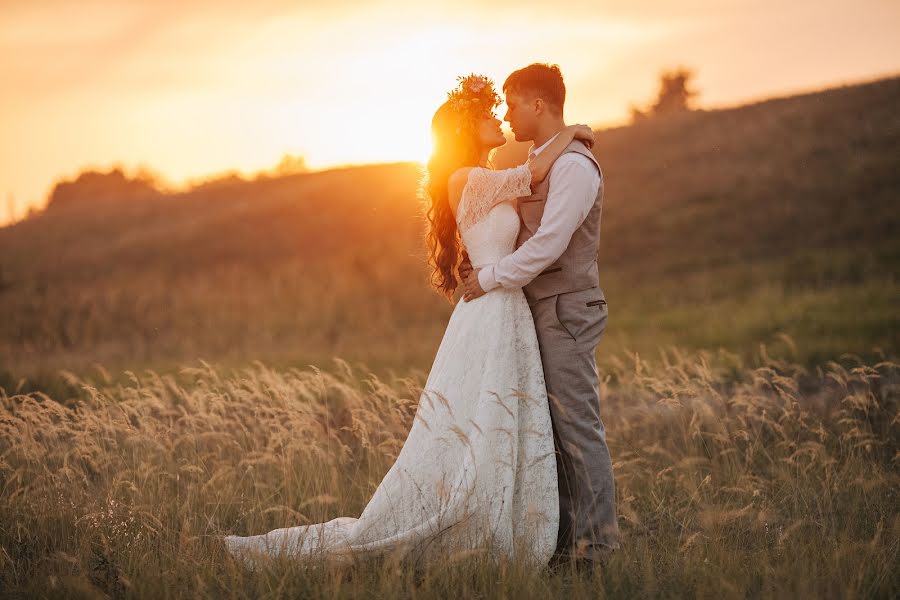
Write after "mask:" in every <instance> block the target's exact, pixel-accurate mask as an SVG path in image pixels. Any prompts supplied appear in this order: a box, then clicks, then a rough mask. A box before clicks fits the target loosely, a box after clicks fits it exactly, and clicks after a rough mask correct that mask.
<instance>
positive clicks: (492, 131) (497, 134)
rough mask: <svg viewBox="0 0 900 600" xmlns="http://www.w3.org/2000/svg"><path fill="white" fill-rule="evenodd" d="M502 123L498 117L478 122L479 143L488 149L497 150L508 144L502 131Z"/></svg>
mask: <svg viewBox="0 0 900 600" xmlns="http://www.w3.org/2000/svg"><path fill="white" fill-rule="evenodd" d="M501 122H502V121H500V119H498V118H497V117H490V118H487V119H481V120H480V121H479V122H478V142H479V143H480V144H481V145H482V146H484V147H486V148H496V147H498V146H502V145H503V144H505V143H506V137H505V136H504V135H503V131H501V130H500V124H501Z"/></svg>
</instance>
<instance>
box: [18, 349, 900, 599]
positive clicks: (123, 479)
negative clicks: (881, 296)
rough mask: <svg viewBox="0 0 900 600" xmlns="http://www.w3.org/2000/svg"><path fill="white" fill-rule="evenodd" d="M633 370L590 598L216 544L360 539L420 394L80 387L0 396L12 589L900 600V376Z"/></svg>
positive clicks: (460, 565)
mask: <svg viewBox="0 0 900 600" xmlns="http://www.w3.org/2000/svg"><path fill="white" fill-rule="evenodd" d="M760 364H761V366H757V367H750V366H747V365H746V364H744V363H743V362H742V359H740V358H738V357H736V356H730V355H714V354H711V353H707V352H699V353H691V354H686V353H683V352H680V351H677V350H674V349H670V350H668V351H666V352H665V353H663V354H662V355H661V356H660V358H659V359H657V360H653V361H647V360H644V359H642V358H641V357H639V356H637V355H624V354H623V355H619V356H617V357H615V358H613V359H611V360H610V367H609V369H607V370H606V372H605V378H604V385H603V393H602V414H603V418H604V422H605V424H606V427H607V431H608V442H609V445H610V451H611V453H612V456H613V461H614V471H615V476H616V482H617V494H618V510H619V521H620V527H621V530H622V535H623V538H622V549H621V550H620V551H619V552H618V553H616V554H614V555H613V557H612V559H611V560H610V562H609V564H608V565H606V566H605V567H603V568H601V569H599V571H598V572H596V573H595V574H594V575H595V576H594V577H591V576H590V575H589V574H577V573H572V572H563V573H561V574H550V573H548V572H534V571H528V570H526V569H524V568H523V567H522V566H521V565H517V564H503V565H501V566H499V567H496V566H494V567H492V566H490V565H489V564H487V563H485V562H483V561H480V560H479V559H478V557H477V556H469V557H466V556H462V557H460V556H455V557H452V558H448V559H447V560H445V561H439V562H438V563H434V564H430V565H426V566H425V568H424V569H418V570H417V569H413V568H410V567H409V566H408V565H406V564H405V563H403V562H397V561H392V560H390V559H389V558H388V559H384V558H382V559H378V560H373V561H366V560H362V561H360V562H359V563H358V564H356V565H354V566H350V567H340V568H338V567H329V568H317V567H316V566H315V565H313V566H310V565H305V566H303V565H299V564H292V563H290V562H289V561H283V560H282V561H273V562H272V563H271V564H270V565H269V566H268V567H266V568H265V569H264V570H263V571H262V572H259V573H252V572H248V571H246V570H244V569H243V568H242V567H241V565H240V564H239V563H237V562H235V561H232V560H230V558H229V557H228V555H227V553H226V552H225V550H224V548H223V547H222V546H221V544H219V543H218V542H217V538H218V537H219V536H222V535H225V534H230V533H236V534H240V535H248V534H255V533H262V532H265V531H269V530H271V529H275V528H278V527H286V526H291V525H297V524H307V523H315V522H323V521H326V520H329V519H331V518H333V517H336V516H358V515H359V513H360V512H361V511H362V509H363V507H364V506H365V504H366V502H367V501H368V499H369V498H370V496H371V494H372V492H373V491H374V489H375V487H376V486H377V484H378V482H379V481H380V480H381V478H382V477H383V476H384V474H385V473H386V472H387V470H388V468H389V467H390V465H391V464H392V462H393V460H394V457H396V455H397V453H398V452H399V449H400V448H401V447H402V444H403V442H404V440H405V438H406V434H407V432H408V430H409V427H410V425H411V421H412V418H413V415H414V413H415V408H416V403H417V401H418V397H419V393H420V391H421V386H422V385H423V383H424V374H423V373H421V372H419V373H413V374H412V375H410V376H408V377H391V378H379V377H377V376H375V375H373V374H372V373H368V372H365V371H360V370H354V369H353V368H351V367H350V366H348V365H347V363H345V362H343V361H337V362H336V363H335V366H334V368H333V369H330V370H328V371H323V370H320V369H317V368H307V369H296V368H292V369H286V370H276V369H273V368H270V367H267V366H266V365H265V364H262V363H260V362H256V363H254V364H253V365H252V366H249V367H245V368H242V369H225V368H223V367H221V366H215V365H212V364H209V363H206V362H203V361H201V362H200V363H199V364H198V365H195V366H186V367H184V368H183V369H182V370H181V372H180V373H179V374H177V375H160V374H159V373H156V372H154V371H151V370H146V371H144V372H143V373H140V374H139V373H132V372H128V373H127V377H128V381H127V382H125V383H116V382H114V380H113V377H111V376H110V374H109V373H106V372H105V371H104V370H103V369H102V368H98V370H97V374H96V375H94V376H90V377H87V376H76V375H74V374H71V373H69V374H66V377H67V378H68V379H69V383H70V385H71V386H72V389H75V390H77V394H76V395H75V396H74V397H71V398H57V399H54V398H50V397H48V396H47V395H46V394H44V393H42V392H32V393H27V394H17V393H16V392H15V391H14V390H12V389H9V390H3V391H0V486H2V487H0V489H2V495H0V589H5V590H7V591H9V592H12V593H18V594H22V595H36V594H39V593H40V594H45V595H48V596H58V597H73V596H81V597H101V596H102V594H107V595H110V596H113V597H135V596H136V597H160V598H162V597H166V598H168V597H197V596H213V597H221V598H226V597H228V598H246V597H280V596H303V597H321V598H326V597H327V598H356V597H416V598H432V597H448V596H453V597H460V598H484V597H492V598H493V597H515V598H518V597H534V598H545V597H548V596H552V595H559V594H566V595H567V596H569V597H573V598H588V597H591V598H593V597H605V596H614V597H634V596H648V595H649V596H662V597H680V596H694V597H709V598H722V597H725V598H737V597H745V596H747V595H752V596H762V597H890V596H894V597H896V595H897V594H898V593H900V573H898V569H897V565H898V559H900V549H898V539H900V512H898V506H900V497H898V496H900V493H898V490H900V474H898V473H900V469H898V467H900V366H898V365H897V364H894V363H892V362H888V361H882V362H875V363H872V364H865V363H862V362H861V361H859V360H857V359H855V358H854V357H852V356H847V357H844V358H843V359H842V360H841V361H840V362H830V363H828V364H826V365H825V366H823V367H821V368H816V369H812V370H810V369H808V368H806V367H803V366H800V365H798V364H793V363H791V362H788V361H784V360H781V359H777V358H773V357H768V356H765V355H763V357H762V360H761V361H760Z"/></svg>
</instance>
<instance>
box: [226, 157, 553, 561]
mask: <svg viewBox="0 0 900 600" xmlns="http://www.w3.org/2000/svg"><path fill="white" fill-rule="evenodd" d="M530 182H531V175H530V172H529V169H528V167H527V165H522V166H520V167H516V168H513V169H505V170H497V171H495V170H490V169H484V168H475V169H472V170H471V171H470V172H469V177H468V181H467V183H466V185H465V187H464V189H463V192H462V197H461V200H460V204H459V209H458V211H457V224H458V226H459V231H460V234H461V237H462V239H463V241H464V243H465V246H466V249H467V251H468V253H469V258H470V260H471V262H472V264H473V266H475V267H478V266H483V265H486V264H490V263H495V262H497V261H498V260H499V259H501V258H502V257H504V256H505V255H507V254H510V253H511V252H512V251H513V250H514V247H515V241H516V236H517V235H518V231H519V223H520V222H519V216H518V213H517V212H516V209H515V205H514V202H515V198H516V197H518V196H525V195H528V194H530V193H531V191H530ZM558 526H559V494H558V488H557V473H556V459H555V456H554V445H553V435H552V429H551V421H550V411H549V405H548V401H547V393H546V388H545V384H544V374H543V370H542V366H541V359H540V353H539V350H538V342H537V336H536V333H535V329H534V322H533V320H532V316H531V311H530V310H529V308H528V304H527V302H526V300H525V296H524V294H523V293H522V290H521V289H505V288H502V287H500V288H497V289H494V290H492V291H490V292H488V293H487V294H485V295H483V296H481V297H480V298H477V299H475V300H472V301H469V302H465V301H463V300H462V299H460V301H459V302H458V303H457V304H456V307H455V308H454V310H453V313H452V315H451V317H450V320H449V322H448V324H447V329H446V331H445V333H444V337H443V339H442V340H441V343H440V346H439V348H438V351H437V354H436V356H435V359H434V363H433V365H432V368H431V371H430V373H429V376H428V379H427V382H426V384H425V387H424V389H423V392H422V395H421V397H420V399H419V404H418V406H417V409H416V415H415V418H414V420H413V423H412V427H411V429H410V431H409V435H408V437H407V439H406V441H405V442H404V445H403V447H402V449H401V451H400V453H399V455H398V456H397V459H396V461H395V462H394V464H393V465H392V466H391V468H390V470H389V471H388V473H387V474H386V475H385V476H384V479H383V480H382V481H381V483H380V484H379V485H378V488H377V489H376V490H375V492H374V494H373V496H372V498H371V500H370V501H369V503H368V505H367V506H366V507H365V509H364V510H363V512H362V514H361V515H360V517H359V518H358V519H356V518H352V517H338V518H335V519H333V520H331V521H328V522H326V523H317V524H312V525H302V526H294V527H286V528H282V529H276V530H274V531H270V532H269V533H266V534H262V535H253V536H249V537H241V536H233V535H232V536H226V537H225V538H224V541H225V544H226V547H227V548H228V550H229V551H230V552H231V554H232V555H234V556H235V557H237V558H240V559H243V560H244V561H245V564H248V565H249V566H255V565H256V564H258V559H259V557H260V556H265V555H271V554H281V553H285V554H287V555H289V556H290V557H292V558H297V559H303V558H305V557H311V556H320V557H324V558H326V559H336V560H338V561H345V560H348V561H349V560H352V559H353V557H354V556H358V555H359V554H360V553H370V552H374V553H377V552H383V551H398V550H399V551H401V552H404V553H405V552H411V553H413V554H414V558H415V559H416V560H430V559H432V558H438V557H441V556H443V557H447V556H450V555H453V553H455V552H458V551H462V550H476V551H482V552H485V554H486V555H487V556H489V557H491V558H493V559H499V558H501V557H505V558H509V559H521V560H524V561H527V562H528V563H530V564H534V566H537V567H540V566H543V565H545V564H547V562H548V560H549V559H550V557H551V555H552V554H553V551H554V549H555V547H556V536H557V529H558Z"/></svg>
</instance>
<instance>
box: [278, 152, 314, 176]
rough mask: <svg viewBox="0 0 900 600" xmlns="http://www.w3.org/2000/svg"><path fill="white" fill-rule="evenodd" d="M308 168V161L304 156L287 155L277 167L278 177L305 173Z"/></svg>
mask: <svg viewBox="0 0 900 600" xmlns="http://www.w3.org/2000/svg"><path fill="white" fill-rule="evenodd" d="M307 170H308V169H307V168H306V159H305V158H303V157H302V156H294V155H293V154H285V155H284V156H282V157H281V162H279V163H278V166H276V167H275V174H276V175H290V174H292V173H304V172H306V171H307Z"/></svg>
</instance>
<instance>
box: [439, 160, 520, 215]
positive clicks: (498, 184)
mask: <svg viewBox="0 0 900 600" xmlns="http://www.w3.org/2000/svg"><path fill="white" fill-rule="evenodd" d="M530 194H531V170H530V169H529V168H528V165H527V164H525V165H519V166H518V167H514V168H512V169H502V170H498V171H495V170H493V169H484V168H481V167H475V168H474V169H472V170H471V171H469V178H468V181H466V185H465V187H464V188H463V191H462V197H461V198H460V200H459V207H458V208H457V211H456V212H457V219H456V221H457V223H458V225H459V228H460V229H467V228H469V227H471V226H472V225H474V224H475V223H477V222H478V221H480V220H481V219H483V218H484V216H485V215H487V214H488V213H489V212H490V210H491V209H492V208H493V207H494V206H495V205H497V204H499V203H500V202H503V201H505V200H512V199H513V198H518V197H519V196H528V195H530Z"/></svg>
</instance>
